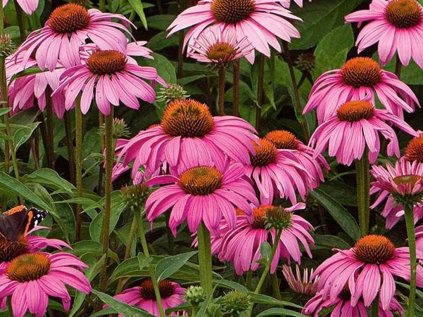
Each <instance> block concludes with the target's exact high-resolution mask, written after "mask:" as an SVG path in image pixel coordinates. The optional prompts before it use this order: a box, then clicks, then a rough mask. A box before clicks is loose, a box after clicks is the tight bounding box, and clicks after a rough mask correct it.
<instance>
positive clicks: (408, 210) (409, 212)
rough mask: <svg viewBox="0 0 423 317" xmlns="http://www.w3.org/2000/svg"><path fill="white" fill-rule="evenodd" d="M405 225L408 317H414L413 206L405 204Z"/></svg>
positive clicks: (414, 258)
mask: <svg viewBox="0 0 423 317" xmlns="http://www.w3.org/2000/svg"><path fill="white" fill-rule="evenodd" d="M404 211H405V225H406V226H407V236H408V247H409V249H410V270H411V277H410V294H409V296H408V316H409V317H414V309H415V301H416V270H417V259H416V233H415V231H414V207H413V204H406V205H405V206H404Z"/></svg>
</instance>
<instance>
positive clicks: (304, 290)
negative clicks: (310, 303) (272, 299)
mask: <svg viewBox="0 0 423 317" xmlns="http://www.w3.org/2000/svg"><path fill="white" fill-rule="evenodd" d="M313 272H314V270H313V269H311V270H308V269H307V268H306V269H304V270H303V271H302V272H301V270H300V267H299V266H298V264H296V265H295V273H294V272H293V270H292V267H291V266H289V265H284V266H282V274H283V276H284V277H285V280H286V281H287V283H288V286H289V288H290V289H291V290H292V291H293V292H294V293H297V294H301V295H305V296H314V295H316V293H317V281H318V280H319V277H318V276H316V277H314V278H313V279H312V278H311V275H313Z"/></svg>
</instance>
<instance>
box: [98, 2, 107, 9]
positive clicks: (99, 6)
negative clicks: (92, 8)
mask: <svg viewBox="0 0 423 317" xmlns="http://www.w3.org/2000/svg"><path fill="white" fill-rule="evenodd" d="M98 8H99V9H100V11H101V12H105V11H106V0H99V1H98Z"/></svg>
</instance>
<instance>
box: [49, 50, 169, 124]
mask: <svg viewBox="0 0 423 317" xmlns="http://www.w3.org/2000/svg"><path fill="white" fill-rule="evenodd" d="M132 52H133V50H132V49H128V51H127V52H126V53H125V52H122V51H115V50H94V51H93V52H92V53H91V54H88V58H86V60H84V63H83V64H81V65H78V66H74V67H71V68H69V69H67V70H66V71H65V72H64V73H63V74H62V76H61V79H62V82H61V84H60V86H59V87H58V88H57V89H56V91H55V92H54V94H53V96H54V95H56V94H60V93H62V92H63V93H64V95H65V108H66V110H69V109H71V108H72V107H73V106H74V104H75V101H76V99H77V98H78V95H79V94H80V93H81V111H82V113H84V114H86V113H87V112H88V110H89V109H90V106H91V104H92V101H93V100H94V99H95V101H96V105H97V107H98V109H99V110H100V112H101V113H103V114H104V115H106V116H107V115H109V114H110V111H111V105H113V106H119V105H120V103H122V104H124V105H125V106H127V107H129V108H131V109H138V108H139V107H140V103H139V99H141V100H143V101H146V102H148V103H153V102H154V101H155V99H156V93H155V91H154V88H153V87H152V86H153V85H154V83H155V82H159V83H160V84H162V85H166V84H165V82H164V81H163V80H162V79H161V78H160V76H159V75H158V74H157V70H156V69H155V68H153V67H143V66H139V65H138V64H137V63H136V62H135V60H133V59H129V58H128V55H129V54H131V53H132ZM127 54H128V55H127ZM146 80H148V81H151V83H147V82H146Z"/></svg>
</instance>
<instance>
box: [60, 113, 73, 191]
mask: <svg viewBox="0 0 423 317" xmlns="http://www.w3.org/2000/svg"><path fill="white" fill-rule="evenodd" d="M63 119H64V122H65V131H66V147H67V149H68V162H69V179H70V181H71V183H72V184H75V151H74V145H73V137H72V135H73V134H72V132H73V131H72V120H71V117H70V115H69V112H65V114H64V117H63Z"/></svg>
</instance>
